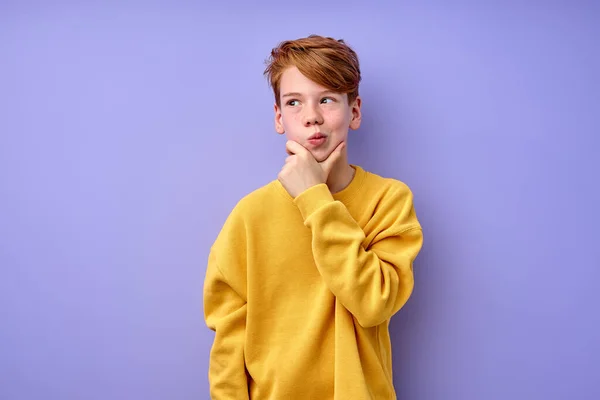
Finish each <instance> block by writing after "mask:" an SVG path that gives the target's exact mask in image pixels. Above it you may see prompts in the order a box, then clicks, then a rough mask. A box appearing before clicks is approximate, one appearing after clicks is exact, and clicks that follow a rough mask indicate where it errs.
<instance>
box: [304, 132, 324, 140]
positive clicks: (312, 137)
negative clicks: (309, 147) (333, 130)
mask: <svg viewBox="0 0 600 400" xmlns="http://www.w3.org/2000/svg"><path fill="white" fill-rule="evenodd" d="M326 137H327V136H325V135H323V134H322V133H321V132H317V133H315V134H314V135H312V136H310V137H309V138H308V140H317V139H324V138H326Z"/></svg>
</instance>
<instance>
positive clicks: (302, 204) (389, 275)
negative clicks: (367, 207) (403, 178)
mask: <svg viewBox="0 0 600 400" xmlns="http://www.w3.org/2000/svg"><path fill="white" fill-rule="evenodd" d="M402 188H403V189H401V190H397V191H396V193H392V194H391V195H390V196H389V198H387V199H385V201H382V202H381V204H380V205H379V206H378V207H377V210H376V212H375V213H374V215H373V216H372V217H371V220H370V221H369V224H370V231H371V232H372V233H370V234H369V238H370V239H371V238H372V240H369V244H368V246H365V243H366V242H367V240H366V236H365V233H364V231H363V229H362V228H361V227H360V226H359V225H358V223H357V222H356V221H355V220H354V218H353V217H352V215H351V214H350V212H349V211H348V209H347V208H346V206H345V205H344V204H343V203H341V202H340V201H336V200H335V199H334V198H333V196H332V194H331V193H330V192H329V189H328V187H327V186H326V185H325V184H320V185H316V186H313V187H311V188H310V189H308V190H306V191H305V192H303V193H301V194H300V195H299V196H298V197H296V199H295V200H294V202H295V204H296V205H297V207H298V208H299V210H300V212H301V214H302V216H303V218H304V224H305V225H306V226H307V227H308V228H310V230H311V232H312V250H313V257H314V259H315V263H316V265H317V268H318V269H319V272H320V274H321V276H322V277H323V279H324V281H325V283H326V285H327V286H328V287H329V289H330V290H331V292H332V293H333V294H334V295H335V296H336V298H337V299H338V300H339V301H340V302H341V303H342V304H343V305H344V307H345V308H346V309H348V310H349V311H350V312H351V313H352V314H353V315H354V317H355V318H356V319H357V321H358V323H359V324H360V325H361V326H363V327H372V326H377V325H379V324H381V323H383V322H385V321H386V320H388V319H389V318H391V317H392V315H393V314H394V313H396V312H397V311H398V310H399V309H400V308H401V307H402V306H403V305H404V304H405V303H406V302H407V301H408V299H409V297H410V295H411V293H412V290H413V287H414V276H413V261H414V260H415V258H416V256H417V254H418V253H419V251H420V250H421V247H422V243H423V235H422V230H421V226H420V224H419V223H418V221H417V219H416V215H415V212H414V208H413V203H412V193H411V192H410V190H409V189H408V188H407V187H406V186H403V187H402ZM371 228H372V229H371Z"/></svg>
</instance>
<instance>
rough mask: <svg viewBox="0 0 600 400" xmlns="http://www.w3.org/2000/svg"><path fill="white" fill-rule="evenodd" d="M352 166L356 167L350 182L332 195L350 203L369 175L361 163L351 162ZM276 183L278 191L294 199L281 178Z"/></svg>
mask: <svg viewBox="0 0 600 400" xmlns="http://www.w3.org/2000/svg"><path fill="white" fill-rule="evenodd" d="M350 166H351V167H352V168H353V169H354V171H355V172H354V176H353V177H352V180H351V181H350V183H349V184H348V185H347V186H346V187H345V188H343V189H342V190H340V191H339V192H337V193H332V196H333V198H334V199H335V200H338V201H341V202H342V203H344V204H346V205H348V204H349V203H350V202H351V201H352V200H353V199H354V198H355V197H356V196H357V195H358V194H359V193H360V190H361V188H362V184H363V182H364V180H365V177H366V176H367V172H366V171H365V170H364V169H363V168H362V167H360V166H359V165H355V164H350ZM275 185H276V186H277V189H278V190H277V191H278V192H279V193H281V194H282V195H283V196H284V197H286V198H287V199H288V200H290V201H293V200H294V199H293V197H292V196H291V195H290V194H289V193H288V192H287V190H285V188H284V187H283V185H282V184H281V182H279V180H277V179H276V180H275Z"/></svg>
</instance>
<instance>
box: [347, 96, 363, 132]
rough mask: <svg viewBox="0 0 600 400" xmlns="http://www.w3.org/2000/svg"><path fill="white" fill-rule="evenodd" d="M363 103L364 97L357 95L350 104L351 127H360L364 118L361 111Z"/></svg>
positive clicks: (354, 128)
mask: <svg viewBox="0 0 600 400" xmlns="http://www.w3.org/2000/svg"><path fill="white" fill-rule="evenodd" d="M361 105H362V99H361V98H360V96H357V97H356V99H354V101H353V102H352V104H351V105H350V108H351V110H350V111H351V113H352V118H351V119H350V129H353V130H356V129H358V128H360V121H361V119H362V114H361V111H360V107H361Z"/></svg>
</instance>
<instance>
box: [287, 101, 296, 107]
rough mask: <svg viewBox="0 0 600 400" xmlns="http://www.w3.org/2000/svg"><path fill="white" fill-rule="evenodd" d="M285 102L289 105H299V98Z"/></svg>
mask: <svg viewBox="0 0 600 400" xmlns="http://www.w3.org/2000/svg"><path fill="white" fill-rule="evenodd" d="M285 104H287V105H288V106H292V107H295V106H297V105H298V100H289V101H288V102H287V103H285Z"/></svg>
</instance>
